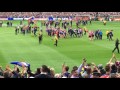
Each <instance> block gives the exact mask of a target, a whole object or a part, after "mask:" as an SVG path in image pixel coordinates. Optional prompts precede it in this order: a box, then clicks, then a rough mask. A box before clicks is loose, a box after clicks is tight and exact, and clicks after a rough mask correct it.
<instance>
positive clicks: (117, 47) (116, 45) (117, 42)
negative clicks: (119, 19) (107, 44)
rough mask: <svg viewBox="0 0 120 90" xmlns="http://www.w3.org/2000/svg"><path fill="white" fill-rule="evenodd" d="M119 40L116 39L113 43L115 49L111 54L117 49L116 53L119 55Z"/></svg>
mask: <svg viewBox="0 0 120 90" xmlns="http://www.w3.org/2000/svg"><path fill="white" fill-rule="evenodd" d="M119 44H120V43H119V40H118V38H117V40H116V42H115V48H114V50H113V51H112V52H114V51H115V50H116V49H117V51H118V53H119Z"/></svg>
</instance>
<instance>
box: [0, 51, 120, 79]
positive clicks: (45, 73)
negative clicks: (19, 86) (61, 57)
mask: <svg viewBox="0 0 120 90" xmlns="http://www.w3.org/2000/svg"><path fill="white" fill-rule="evenodd" d="M61 67H62V70H61V72H60V73H55V69H54V68H52V67H48V66H47V65H42V66H41V67H38V68H36V71H35V72H32V71H31V69H30V66H29V67H26V66H25V65H24V64H23V65H22V67H19V66H17V65H15V66H14V68H13V69H11V68H10V66H9V65H7V66H6V68H5V70H3V68H2V67H1V66H0V78H120V62H119V61H118V59H117V58H116V56H115V54H114V53H113V55H112V58H111V59H110V60H109V62H108V63H107V64H106V65H105V67H104V66H103V65H102V64H99V65H95V64H94V63H87V60H86V59H85V58H83V60H82V63H81V64H80V66H73V67H72V70H71V71H70V69H69V66H67V65H66V64H65V63H63V65H62V66H61Z"/></svg>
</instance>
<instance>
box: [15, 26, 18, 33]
mask: <svg viewBox="0 0 120 90" xmlns="http://www.w3.org/2000/svg"><path fill="white" fill-rule="evenodd" d="M17 33H18V29H17V27H15V35H17Z"/></svg>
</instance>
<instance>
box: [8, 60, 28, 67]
mask: <svg viewBox="0 0 120 90" xmlns="http://www.w3.org/2000/svg"><path fill="white" fill-rule="evenodd" d="M10 64H15V65H19V66H21V67H22V66H23V65H24V66H25V67H29V66H30V64H29V63H26V62H17V61H14V62H10Z"/></svg>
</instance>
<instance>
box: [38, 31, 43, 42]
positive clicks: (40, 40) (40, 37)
mask: <svg viewBox="0 0 120 90" xmlns="http://www.w3.org/2000/svg"><path fill="white" fill-rule="evenodd" d="M38 38H39V44H40V43H41V42H42V30H41V31H40V32H39V36H38Z"/></svg>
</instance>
